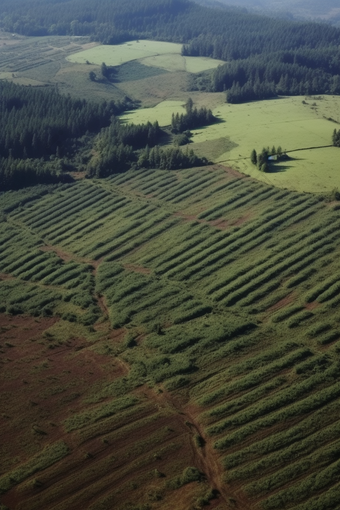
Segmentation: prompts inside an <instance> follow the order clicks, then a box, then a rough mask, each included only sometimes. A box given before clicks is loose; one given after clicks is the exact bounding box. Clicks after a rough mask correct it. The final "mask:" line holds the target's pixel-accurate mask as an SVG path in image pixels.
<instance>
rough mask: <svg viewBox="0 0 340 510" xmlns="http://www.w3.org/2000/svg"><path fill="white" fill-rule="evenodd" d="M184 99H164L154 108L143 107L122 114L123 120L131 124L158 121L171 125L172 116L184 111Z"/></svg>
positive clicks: (162, 124) (161, 124)
mask: <svg viewBox="0 0 340 510" xmlns="http://www.w3.org/2000/svg"><path fill="white" fill-rule="evenodd" d="M183 111H184V102H183V101H162V102H161V103H159V104H158V105H157V106H155V107H154V108H143V109H139V110H133V111H131V112H127V113H125V114H124V115H121V116H120V118H121V120H122V121H123V122H128V123H131V124H146V123H147V122H152V123H153V122H156V121H158V123H159V125H160V126H161V127H165V126H170V124H171V116H172V114H176V113H183Z"/></svg>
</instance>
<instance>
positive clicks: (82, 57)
mask: <svg viewBox="0 0 340 510" xmlns="http://www.w3.org/2000/svg"><path fill="white" fill-rule="evenodd" d="M181 49H182V45H181V44H175V43H168V42H162V41H131V42H127V43H124V44H119V45H116V46H108V45H103V46H95V47H94V48H89V49H88V50H85V51H80V52H78V53H74V54H73V55H69V56H68V57H67V60H68V61H69V62H73V63H78V64H84V63H86V62H87V61H88V62H90V63H91V64H97V65H101V64H102V63H103V62H105V64H106V65H109V66H119V65H122V64H125V63H126V62H131V61H132V60H138V61H140V62H141V63H143V64H144V65H148V66H153V67H160V68H161V69H166V70H167V71H187V72H189V73H199V72H202V71H206V70H207V69H213V68H215V67H217V66H219V65H220V64H224V63H225V62H222V61H221V60H213V59H212V58H207V57H182V56H181Z"/></svg>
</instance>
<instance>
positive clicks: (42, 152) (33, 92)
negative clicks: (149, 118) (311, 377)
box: [0, 81, 124, 190]
mask: <svg viewBox="0 0 340 510" xmlns="http://www.w3.org/2000/svg"><path fill="white" fill-rule="evenodd" d="M0 98H1V100H0V188H1V189H2V190H7V189H18V188H22V187H25V186H30V185H35V184H37V183H56V182H70V181H72V178H71V177H70V176H69V175H68V174H66V173H64V172H65V170H68V169H69V167H68V165H67V164H66V163H65V161H64V160H62V159H61V158H62V157H65V156H68V157H70V156H73V155H74V148H73V146H74V142H75V140H79V138H80V137H82V136H83V135H85V134H86V133H88V132H97V131H99V130H100V129H101V128H102V127H104V126H108V125H109V123H110V119H111V117H112V115H114V114H117V113H119V112H121V111H122V109H124V106H123V105H122V104H117V105H116V104H115V103H114V102H113V101H110V102H109V103H105V102H102V103H88V102H86V101H85V100H76V99H71V97H65V96H62V95H61V94H59V93H58V92H57V91H56V90H53V89H48V90H41V89H38V88H32V87H23V86H18V85H14V84H13V83H9V82H5V81H1V82H0ZM27 119H29V120H30V121H29V123H28V122H27ZM83 143H85V142H84V141H83ZM71 168H72V167H71Z"/></svg>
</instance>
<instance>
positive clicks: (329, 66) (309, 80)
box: [0, 0, 340, 102]
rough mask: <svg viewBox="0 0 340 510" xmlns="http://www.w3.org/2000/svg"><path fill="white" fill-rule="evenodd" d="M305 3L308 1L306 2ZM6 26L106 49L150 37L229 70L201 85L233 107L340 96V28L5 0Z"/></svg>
mask: <svg viewBox="0 0 340 510" xmlns="http://www.w3.org/2000/svg"><path fill="white" fill-rule="evenodd" d="M300 3H301V2H300ZM0 26H1V27H2V28H3V29H5V30H7V31H10V32H17V33H19V34H23V35H35V36H37V35H40V36H44V35H48V34H60V35H65V34H71V35H75V36H77V35H89V36H91V38H92V39H95V40H98V41H101V42H103V43H106V44H115V43H119V42H123V41H126V40H129V39H135V38H149V39H159V40H168V41H175V42H181V43H183V55H188V56H207V57H212V58H216V59H221V60H224V61H226V62H228V64H226V65H225V66H223V67H221V68H218V69H217V70H216V71H215V72H214V73H211V74H210V75H209V76H208V78H207V75H205V76H203V78H202V77H200V78H199V80H198V81H196V84H195V87H196V88H200V89H205V90H210V91H221V90H226V91H227V94H228V96H227V97H228V101H230V102H240V101H247V100H252V99H263V98H269V97H273V96H276V95H277V94H293V95H296V94H322V93H331V94H339V93H340V50H339V48H340V29H338V28H336V27H334V26H331V25H328V24H325V23H323V24H321V23H311V22H292V21H289V20H284V19H274V18H268V17H266V16H260V15H256V14H249V13H247V12H244V11H243V10H242V9H235V8H218V7H215V8H209V7H204V6H201V5H198V4H196V3H193V2H190V1H188V0H115V1H113V0H98V1H96V2H93V1H92V0H2V10H1V14H0Z"/></svg>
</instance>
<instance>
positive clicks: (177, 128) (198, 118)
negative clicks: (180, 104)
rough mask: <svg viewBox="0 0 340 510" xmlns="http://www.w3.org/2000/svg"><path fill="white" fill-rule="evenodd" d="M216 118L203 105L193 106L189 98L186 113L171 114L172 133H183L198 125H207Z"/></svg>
mask: <svg viewBox="0 0 340 510" xmlns="http://www.w3.org/2000/svg"><path fill="white" fill-rule="evenodd" d="M215 120H216V118H215V117H214V116H213V114H212V111H211V110H208V109H207V108H205V107H202V108H200V109H199V110H198V109H197V108H193V102H192V100H191V99H190V98H189V99H188V101H187V103H186V113H181V114H179V113H176V114H174V113H173V114H172V119H171V128H172V131H173V133H183V132H184V131H188V130H190V129H195V128H198V127H200V126H209V124H212V123H213V122H214V121H215Z"/></svg>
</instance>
